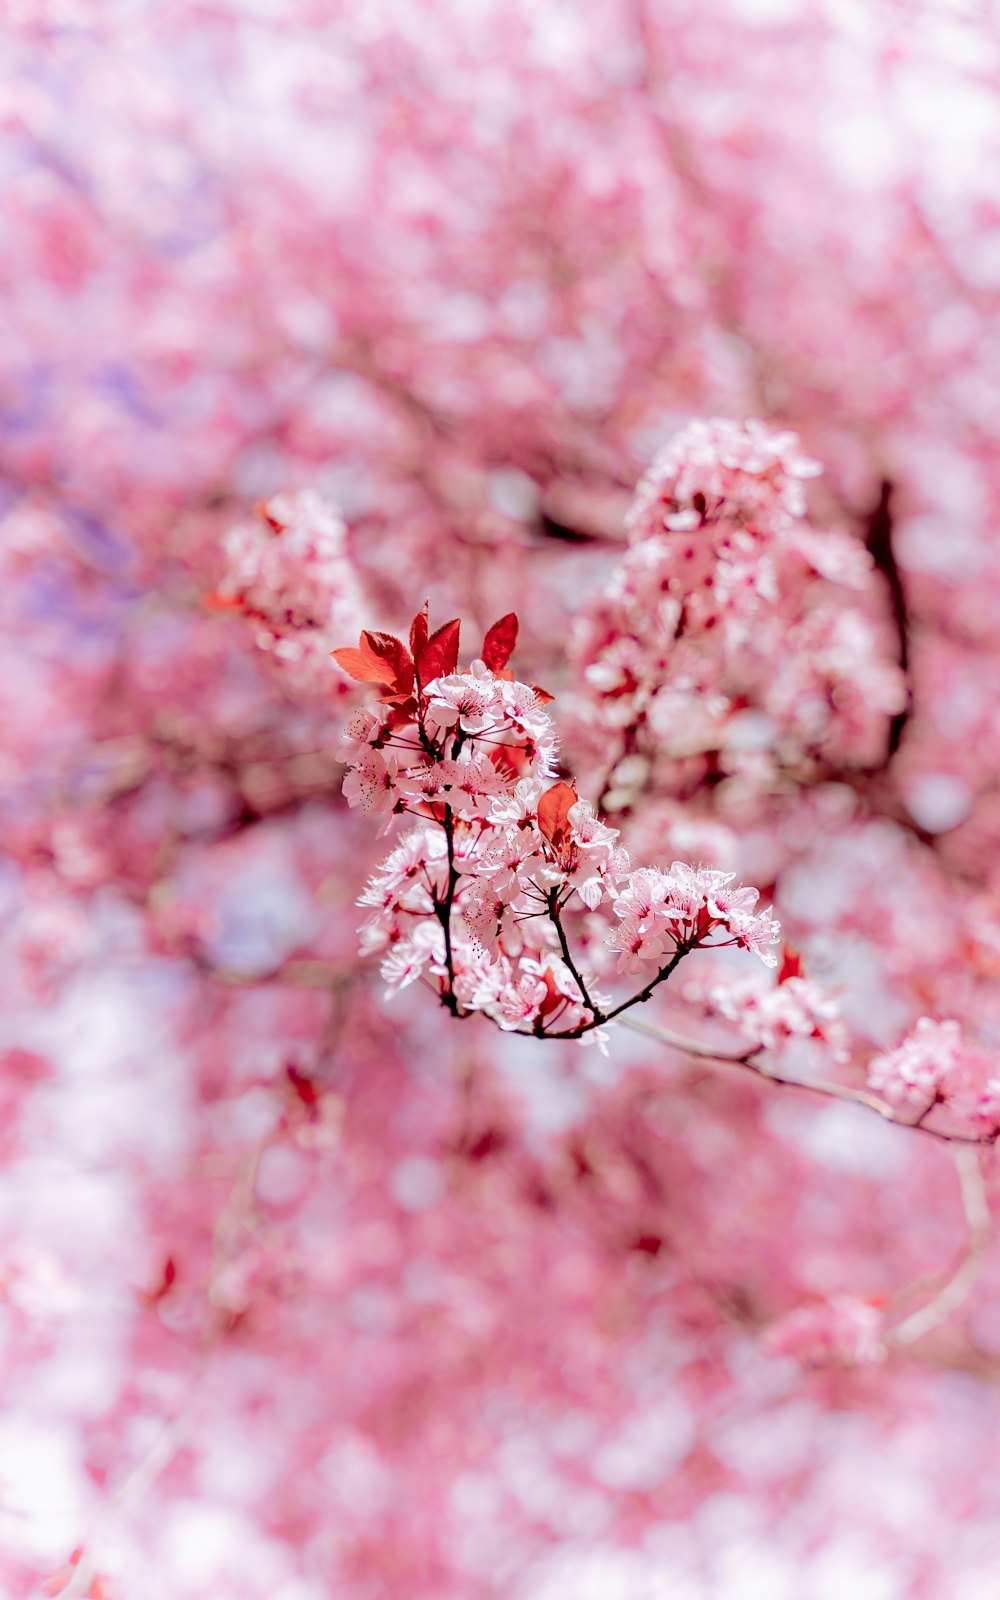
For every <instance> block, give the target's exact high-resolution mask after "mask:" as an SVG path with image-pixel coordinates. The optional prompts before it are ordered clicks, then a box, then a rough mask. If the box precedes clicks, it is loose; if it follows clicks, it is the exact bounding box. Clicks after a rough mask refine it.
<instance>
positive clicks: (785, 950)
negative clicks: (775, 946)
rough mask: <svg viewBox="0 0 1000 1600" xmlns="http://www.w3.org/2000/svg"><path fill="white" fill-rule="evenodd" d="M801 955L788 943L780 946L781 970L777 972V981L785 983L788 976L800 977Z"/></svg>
mask: <svg viewBox="0 0 1000 1600" xmlns="http://www.w3.org/2000/svg"><path fill="white" fill-rule="evenodd" d="M801 976H802V957H801V956H800V955H799V952H798V951H797V950H795V949H794V948H793V947H792V946H791V945H790V944H783V945H782V947H781V970H780V971H779V973H778V982H779V983H787V982H788V980H789V978H801Z"/></svg>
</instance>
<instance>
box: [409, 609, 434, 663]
mask: <svg viewBox="0 0 1000 1600" xmlns="http://www.w3.org/2000/svg"><path fill="white" fill-rule="evenodd" d="M429 604H430V602H429V601H427V600H425V601H424V603H423V605H422V606H421V607H420V610H419V611H418V612H417V614H416V616H415V617H414V619H413V621H412V622H411V623H410V654H411V655H412V657H413V660H414V662H415V663H416V666H417V670H418V671H419V670H420V657H421V655H422V654H423V651H424V648H425V646H426V644H427V633H428V621H427V610H428V606H429Z"/></svg>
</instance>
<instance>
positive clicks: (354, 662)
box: [330, 645, 394, 684]
mask: <svg viewBox="0 0 1000 1600" xmlns="http://www.w3.org/2000/svg"><path fill="white" fill-rule="evenodd" d="M330 654H331V655H332V657H333V659H334V661H335V662H336V663H337V665H338V667H340V668H341V670H342V671H343V672H346V673H347V676H348V677H349V678H353V679H354V681H355V683H385V684H390V683H392V682H393V677H394V674H393V671H392V668H391V667H390V665H389V663H388V662H387V661H380V660H378V658H377V657H373V656H372V655H370V654H369V653H367V652H365V651H362V650H355V649H354V647H353V646H352V645H345V646H344V648H343V649H342V650H331V651H330Z"/></svg>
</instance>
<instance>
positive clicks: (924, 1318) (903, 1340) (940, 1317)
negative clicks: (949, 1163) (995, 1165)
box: [886, 1150, 993, 1347]
mask: <svg viewBox="0 0 1000 1600" xmlns="http://www.w3.org/2000/svg"><path fill="white" fill-rule="evenodd" d="M953 1154H954V1158H955V1166H956V1169H957V1171H958V1181H959V1185H960V1187H961V1191H962V1206H963V1208H964V1210H965V1219H966V1223H967V1224H968V1230H969V1234H968V1243H967V1245H966V1249H965V1254H964V1255H963V1257H962V1259H961V1261H960V1262H959V1264H958V1266H957V1267H956V1269H955V1271H954V1272H953V1273H952V1275H951V1277H950V1278H949V1279H948V1281H947V1283H945V1285H944V1287H943V1288H942V1289H940V1290H939V1291H938V1293H937V1294H936V1295H935V1296H934V1298H933V1299H932V1300H929V1301H928V1303H927V1304H926V1305H925V1306H921V1307H920V1310H919V1311H914V1312H913V1314H912V1315H911V1316H909V1317H906V1318H904V1320H903V1321H902V1322H900V1323H897V1325H896V1327H895V1328H892V1329H891V1330H890V1331H889V1333H888V1334H887V1336H886V1342H887V1343H888V1344H890V1345H892V1346H893V1347H896V1346H899V1345H906V1344H912V1343H913V1341H914V1340H915V1339H921V1338H922V1337H923V1335H924V1334H925V1333H929V1332H930V1331H931V1329H932V1328H936V1327H938V1326H939V1324H940V1323H942V1322H945V1321H946V1320H947V1318H948V1317H950V1316H951V1314H952V1312H953V1311H955V1310H957V1308H958V1307H959V1306H960V1305H961V1304H962V1302H963V1301H964V1300H967V1299H968V1297H969V1295H970V1294H971V1292H972V1288H973V1285H974V1284H975V1281H976V1279H977V1277H978V1276H979V1272H980V1269H981V1268H982V1265H983V1262H984V1261H985V1259H986V1256H987V1254H988V1253H989V1248H990V1243H991V1240H992V1236H993V1228H992V1219H991V1217H990V1208H989V1202H988V1201H987V1198H986V1185H985V1184H984V1182H983V1172H982V1167H981V1166H980V1164H979V1153H978V1151H976V1150H955V1151H954V1152H953Z"/></svg>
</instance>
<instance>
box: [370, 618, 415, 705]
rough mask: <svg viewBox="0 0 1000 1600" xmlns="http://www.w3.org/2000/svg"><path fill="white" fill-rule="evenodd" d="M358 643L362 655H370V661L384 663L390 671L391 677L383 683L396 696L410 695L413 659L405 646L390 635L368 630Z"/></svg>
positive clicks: (411, 690)
mask: <svg viewBox="0 0 1000 1600" xmlns="http://www.w3.org/2000/svg"><path fill="white" fill-rule="evenodd" d="M358 642H359V645H360V647H361V652H362V654H363V655H370V656H371V658H372V661H377V662H385V664H386V665H387V666H388V667H389V668H390V669H391V675H390V676H389V677H388V678H386V679H385V680H384V681H385V682H386V683H388V684H390V685H391V686H392V688H393V690H394V691H395V692H396V693H397V694H412V692H413V658H412V656H411V655H410V652H409V650H407V648H406V646H405V644H401V643H400V641H399V640H398V639H397V638H395V637H394V635H393V634H391V633H375V632H372V631H371V630H370V629H368V628H365V630H364V632H363V633H362V635H361V638H360V640H359V641H358Z"/></svg>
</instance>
